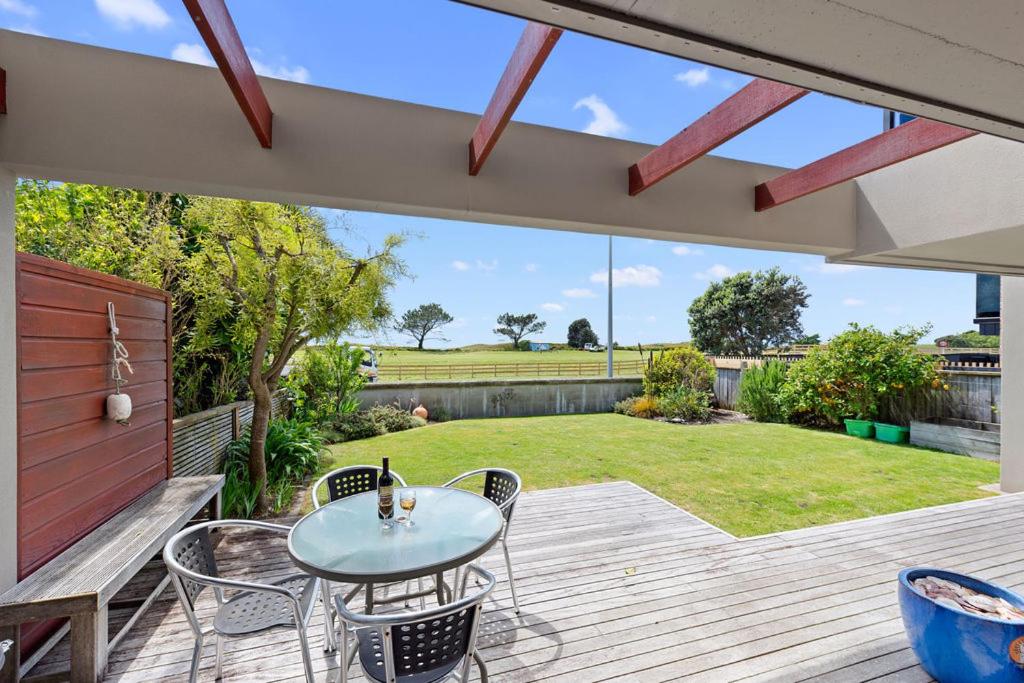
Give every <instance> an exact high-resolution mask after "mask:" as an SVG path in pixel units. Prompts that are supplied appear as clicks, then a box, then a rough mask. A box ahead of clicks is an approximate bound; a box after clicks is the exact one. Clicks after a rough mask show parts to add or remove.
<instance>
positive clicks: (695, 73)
mask: <svg viewBox="0 0 1024 683" xmlns="http://www.w3.org/2000/svg"><path fill="white" fill-rule="evenodd" d="M676 80H677V81H679V82H680V83H685V84H686V85H688V86H689V87H691V88H698V87H700V86H702V85H704V84H705V83H707V82H708V81H710V80H711V70H710V69H708V68H707V67H706V66H704V67H701V68H699V69H698V68H692V69H687V70H686V71H681V72H679V73H677V74H676Z"/></svg>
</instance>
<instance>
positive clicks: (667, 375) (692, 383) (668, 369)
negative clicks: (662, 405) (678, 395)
mask: <svg viewBox="0 0 1024 683" xmlns="http://www.w3.org/2000/svg"><path fill="white" fill-rule="evenodd" d="M681 386H685V387H688V388H690V389H693V390H695V391H702V392H705V393H711V391H712V390H713V389H714V386H715V366H714V365H712V364H711V361H709V360H708V359H707V358H705V357H704V354H702V353H701V352H700V351H698V350H697V349H695V348H693V347H692V346H680V347H679V348H675V349H670V350H668V351H662V352H661V353H659V354H658V355H656V356H655V355H652V356H651V362H650V363H649V364H648V366H647V368H646V369H645V370H644V393H645V394H647V395H648V396H655V397H657V396H662V395H664V394H668V393H670V392H673V391H675V390H676V389H677V388H678V387H681Z"/></svg>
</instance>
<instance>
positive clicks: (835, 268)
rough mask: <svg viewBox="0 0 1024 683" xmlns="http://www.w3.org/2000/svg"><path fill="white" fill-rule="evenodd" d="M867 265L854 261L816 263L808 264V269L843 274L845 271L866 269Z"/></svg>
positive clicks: (828, 273) (826, 273) (823, 272)
mask: <svg viewBox="0 0 1024 683" xmlns="http://www.w3.org/2000/svg"><path fill="white" fill-rule="evenodd" d="M865 268H866V266H857V265H854V264H852V263H826V262H824V261H822V262H821V263H815V264H814V265H812V266H807V270H809V271H812V272H815V273H821V274H822V275H843V274H845V273H852V272H854V271H855V270H864V269H865Z"/></svg>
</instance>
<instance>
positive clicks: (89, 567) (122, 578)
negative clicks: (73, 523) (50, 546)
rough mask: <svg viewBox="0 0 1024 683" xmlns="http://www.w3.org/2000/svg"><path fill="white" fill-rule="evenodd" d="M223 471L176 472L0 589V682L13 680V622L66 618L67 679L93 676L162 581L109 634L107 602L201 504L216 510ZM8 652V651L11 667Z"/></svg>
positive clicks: (213, 513) (217, 512)
mask: <svg viewBox="0 0 1024 683" xmlns="http://www.w3.org/2000/svg"><path fill="white" fill-rule="evenodd" d="M223 487H224V476H223V475H214V476H202V477H176V478H173V479H169V480H167V481H163V482H161V483H160V484H158V485H157V486H155V487H154V488H153V489H152V490H150V491H149V492H147V493H145V494H144V495H143V496H142V497H141V498H139V499H138V500H136V501H135V502H133V503H132V504H131V505H129V506H128V507H126V508H125V509H124V510H122V511H120V512H119V513H117V514H116V515H114V516H113V517H112V518H111V519H109V520H107V521H106V522H104V523H103V524H102V525H100V526H99V527H97V528H96V529H94V530H93V531H91V532H89V534H88V535H86V536H85V537H84V538H82V539H81V540H80V541H78V542H77V543H75V544H74V545H73V546H71V547H70V548H68V549H67V550H65V551H64V552H62V553H61V554H60V555H58V556H57V557H55V558H53V559H52V560H50V561H49V562H47V563H46V564H45V565H43V566H42V567H40V568H39V569H38V570H36V571H35V572H34V573H32V574H31V575H30V576H28V577H26V578H25V579H24V580H23V581H20V582H19V583H17V584H16V585H14V586H12V587H11V588H10V589H8V590H7V591H5V592H3V593H0V640H2V639H4V638H12V639H14V640H15V642H16V644H15V646H14V647H13V648H12V649H11V652H9V653H8V662H7V666H6V667H4V669H3V671H2V672H0V681H2V682H3V683H7V682H8V681H17V680H19V677H18V676H19V674H18V671H19V668H20V667H19V666H18V656H17V652H18V645H17V639H18V631H19V628H18V625H19V624H22V623H25V622H29V621H43V620H47V619H56V618H62V617H70V618H71V627H70V628H71V680H72V681H75V682H77V681H96V680H99V679H100V678H101V677H102V675H103V672H104V670H105V668H106V658H107V652H108V650H109V648H111V647H113V646H115V645H116V644H117V642H118V641H119V640H120V639H121V637H122V636H123V635H124V634H125V633H126V632H127V630H128V629H129V628H130V627H131V626H132V625H134V623H135V620H136V618H137V616H138V615H139V614H141V612H142V611H144V610H145V609H146V608H147V607H148V606H149V604H150V603H151V602H152V600H153V599H154V598H155V597H156V596H157V595H158V594H159V593H160V592H161V591H162V590H163V588H164V587H166V585H167V580H166V579H165V580H164V581H161V582H160V585H159V586H158V587H157V589H156V590H155V591H153V593H152V594H150V596H149V597H148V598H147V599H146V600H145V601H144V602H143V604H142V605H141V606H140V608H139V610H138V612H137V613H136V616H135V617H133V618H132V619H130V620H129V621H128V623H127V624H126V625H125V626H124V627H123V628H122V629H121V631H120V632H119V633H118V634H116V635H115V636H114V637H113V638H108V634H107V605H108V604H109V603H110V601H111V600H112V599H113V597H114V596H115V595H116V594H117V592H118V591H120V590H121V589H122V588H123V587H124V586H125V585H126V584H127V583H128V582H129V581H130V580H131V579H132V577H133V576H135V574H137V573H138V572H139V571H140V570H141V569H142V568H143V567H144V566H145V565H146V563H147V562H149V561H150V560H151V559H152V558H153V557H154V555H157V554H158V553H160V551H161V550H162V549H163V546H164V544H165V543H166V542H167V540H168V539H169V538H170V537H171V536H173V535H174V534H175V533H176V532H177V531H178V530H180V529H181V528H182V527H184V526H185V525H186V524H187V523H188V522H189V520H190V519H192V518H193V517H195V516H196V515H197V514H198V513H199V512H200V511H201V510H202V509H203V508H204V507H206V506H208V505H209V506H210V514H211V517H214V518H219V516H220V491H221V489H222V488H223ZM11 655H14V657H13V659H14V664H13V665H12V662H11V661H10V660H11Z"/></svg>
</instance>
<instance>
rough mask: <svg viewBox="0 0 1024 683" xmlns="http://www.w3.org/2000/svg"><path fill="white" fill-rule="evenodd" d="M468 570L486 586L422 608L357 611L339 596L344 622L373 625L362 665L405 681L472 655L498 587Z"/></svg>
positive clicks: (385, 676)
mask: <svg viewBox="0 0 1024 683" xmlns="http://www.w3.org/2000/svg"><path fill="white" fill-rule="evenodd" d="M469 570H470V571H472V572H474V573H476V574H477V575H478V576H480V577H481V578H483V579H484V581H485V585H484V586H483V587H481V588H480V589H479V590H478V591H477V592H476V593H474V594H473V595H470V596H467V597H464V598H461V599H460V600H458V601H456V602H454V603H452V604H450V605H446V606H443V607H434V608H431V609H429V610H425V611H421V612H412V613H409V612H405V613H398V614H388V615H380V616H377V615H363V614H353V613H352V612H350V611H349V610H348V608H347V606H346V605H345V604H344V600H343V599H342V598H341V596H337V597H336V598H335V602H336V603H337V606H338V610H339V613H340V615H341V617H342V619H343V621H347V622H348V623H351V624H353V625H355V626H356V627H357V628H370V631H369V633H368V636H369V637H368V638H366V639H365V640H361V642H360V648H361V649H360V653H359V659H360V661H361V662H362V665H363V667H364V668H366V669H368V670H374V669H375V670H376V671H378V672H380V674H382V676H381V679H382V680H394V679H392V678H389V677H388V676H390V675H393V676H394V677H395V679H397V680H403V679H405V678H409V677H412V676H415V675H416V674H424V673H427V672H431V671H437V670H438V669H442V668H449V667H451V666H452V665H453V664H455V663H457V662H458V661H459V660H460V659H462V658H465V657H468V656H470V655H472V653H473V652H474V650H475V648H476V637H477V632H478V630H479V627H480V616H481V614H482V612H483V603H484V600H485V599H486V598H487V595H488V594H490V592H491V591H492V590H493V589H494V584H495V580H494V576H493V575H492V574H491V573H490V572H488V571H487V570H485V569H481V568H479V567H476V566H474V565H469ZM389 641H390V642H389ZM389 646H390V647H389ZM389 650H390V659H391V662H390V664H391V666H390V667H388V655H389V652H388V651H389ZM464 664H465V663H464ZM388 668H391V671H388ZM429 680H434V679H433V678H430V679H429Z"/></svg>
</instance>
